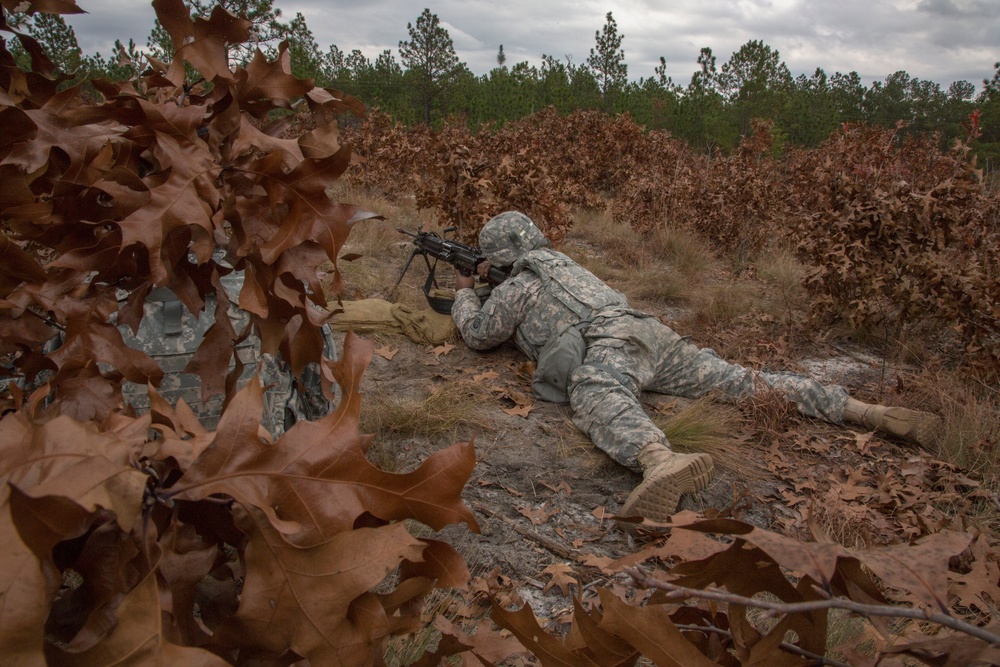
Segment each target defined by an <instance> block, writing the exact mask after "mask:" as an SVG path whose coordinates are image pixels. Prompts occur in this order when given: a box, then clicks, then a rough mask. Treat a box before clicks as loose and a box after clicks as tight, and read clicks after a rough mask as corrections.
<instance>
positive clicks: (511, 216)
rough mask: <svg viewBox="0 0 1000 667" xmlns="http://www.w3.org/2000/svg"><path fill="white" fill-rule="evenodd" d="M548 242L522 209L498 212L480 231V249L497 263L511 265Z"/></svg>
mask: <svg viewBox="0 0 1000 667" xmlns="http://www.w3.org/2000/svg"><path fill="white" fill-rule="evenodd" d="M548 245H549V240H548V239H547V238H545V235H544V234H542V231H541V230H540V229H538V227H537V226H535V223H534V222H533V221H532V220H531V218H529V217H528V216H526V215H525V214H524V213H521V212H519V211H506V212H504V213H501V214H500V215H497V216H494V217H493V218H491V219H490V221H489V222H487V223H486V224H485V225H483V228H482V230H480V232H479V249H480V250H482V251H483V254H484V255H486V258H487V259H489V260H490V264H492V265H493V266H499V267H506V266H511V265H513V264H514V262H516V261H517V260H518V259H519V258H520V257H522V256H523V255H524V253H526V252H528V251H529V250H535V249H537V248H544V247H547V246H548Z"/></svg>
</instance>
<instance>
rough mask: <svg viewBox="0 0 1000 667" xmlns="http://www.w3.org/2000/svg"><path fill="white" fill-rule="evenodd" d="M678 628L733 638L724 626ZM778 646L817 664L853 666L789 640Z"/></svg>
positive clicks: (842, 666)
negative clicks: (808, 649)
mask: <svg viewBox="0 0 1000 667" xmlns="http://www.w3.org/2000/svg"><path fill="white" fill-rule="evenodd" d="M674 627H676V628H677V629H678V630H690V631H694V632H711V633H714V634H717V635H722V636H723V637H729V639H731V640H732V639H733V633H731V632H730V631H729V630H723V629H722V628H717V627H715V626H714V625H685V624H675V626H674ZM778 648H780V649H781V650H783V651H788V652H789V653H794V654H795V655H800V656H802V657H803V658H809V659H810V660H815V661H816V664H817V665H831V667H851V666H850V665H848V664H847V663H846V662H840V661H839V660H833V659H832V658H827V657H826V656H823V655H820V654H819V653H813V652H812V651H807V650H806V649H804V648H802V647H801V646H796V645H795V644H789V643H788V642H781V643H780V644H778Z"/></svg>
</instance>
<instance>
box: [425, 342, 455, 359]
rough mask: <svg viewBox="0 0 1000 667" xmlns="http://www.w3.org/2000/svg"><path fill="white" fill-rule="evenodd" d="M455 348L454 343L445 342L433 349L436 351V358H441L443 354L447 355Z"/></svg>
mask: <svg viewBox="0 0 1000 667" xmlns="http://www.w3.org/2000/svg"><path fill="white" fill-rule="evenodd" d="M454 349H455V345H454V344H453V343H443V344H441V345H438V346H437V347H435V348H434V349H433V350H431V351H432V352H433V353H434V356H435V357H436V358H438V359H440V358H441V357H442V356H447V355H448V353H449V352H451V351H452V350H454Z"/></svg>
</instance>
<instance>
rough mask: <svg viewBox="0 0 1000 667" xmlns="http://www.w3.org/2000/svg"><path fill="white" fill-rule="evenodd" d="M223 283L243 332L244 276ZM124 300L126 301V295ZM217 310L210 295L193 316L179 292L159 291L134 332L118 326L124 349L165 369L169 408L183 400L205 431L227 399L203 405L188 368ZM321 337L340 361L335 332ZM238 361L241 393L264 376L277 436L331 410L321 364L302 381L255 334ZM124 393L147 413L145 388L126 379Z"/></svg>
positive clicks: (268, 422)
mask: <svg viewBox="0 0 1000 667" xmlns="http://www.w3.org/2000/svg"><path fill="white" fill-rule="evenodd" d="M221 281H222V286H223V288H224V289H225V290H226V294H227V296H228V297H229V318H230V320H231V321H232V324H233V329H234V330H235V331H236V332H237V333H240V332H242V331H244V329H246V326H247V324H248V323H249V321H250V314H249V313H248V312H247V311H245V310H243V309H241V308H239V307H238V306H237V305H236V304H237V303H238V302H239V293H240V290H241V289H242V288H243V272H242V271H233V272H231V273H229V274H227V275H225V276H223V277H222V279H221ZM120 296H123V297H127V294H123V295H120ZM215 306H216V297H215V294H209V295H207V297H206V299H205V309H204V310H203V311H202V313H201V314H200V315H199V316H198V317H195V316H194V315H193V314H192V313H190V312H188V310H187V308H185V306H184V304H183V303H182V302H181V301H180V299H179V298H178V297H177V295H176V294H174V293H173V292H172V291H171V290H169V289H167V288H165V287H158V288H155V289H154V290H152V291H151V292H150V293H149V295H148V296H147V297H146V301H145V303H144V305H143V317H142V321H141V322H140V323H139V327H138V330H137V331H136V332H135V333H133V332H132V330H131V329H130V328H129V327H128V326H126V325H119V327H118V329H119V331H120V332H121V335H122V338H123V339H124V341H125V344H126V345H128V346H129V347H131V348H133V349H136V350H140V351H142V352H145V353H146V354H148V355H149V356H151V357H152V358H153V360H154V361H155V362H156V363H157V364H158V365H159V366H160V368H161V369H163V380H162V382H161V383H160V386H159V387H158V388H157V393H158V394H159V395H160V396H162V397H163V398H164V399H165V400H166V401H167V402H169V403H170V404H171V405H177V402H178V400H179V399H181V398H183V399H184V402H185V403H187V405H188V406H189V407H190V408H191V409H192V410H193V411H194V413H195V415H196V416H197V417H198V420H199V421H200V422H201V424H202V425H203V426H204V427H205V428H207V429H214V428H215V427H216V426H217V425H218V423H219V417H220V416H221V414H222V409H223V401H224V400H225V395H224V394H217V395H215V396H212V397H210V398H209V399H208V400H207V401H203V400H202V393H201V378H200V377H199V376H198V375H196V374H192V373H185V372H184V368H185V367H186V366H187V365H188V362H190V361H191V358H192V357H193V356H194V353H195V351H196V350H197V349H198V346H200V345H201V343H202V341H203V340H204V338H205V334H206V332H207V331H208V329H209V327H211V326H212V324H214V322H215ZM322 333H323V341H324V344H323V353H324V355H325V356H326V357H327V358H330V359H336V358H337V357H336V345H335V341H334V339H333V331H332V330H331V329H330V326H329V325H325V326H324V327H323V329H322ZM236 357H238V358H239V361H240V363H241V364H242V371H241V373H240V375H239V378H238V379H237V381H236V385H237V389H239V388H242V387H243V386H245V385H246V383H247V382H249V381H250V380H251V379H252V378H253V376H254V374H257V373H259V375H260V382H261V383H262V385H263V386H264V388H265V389H264V413H263V417H262V419H261V424H262V425H263V426H264V427H265V428H266V429H267V430H268V431H269V432H270V433H271V435H272V436H273V437H274V438H278V437H280V436H281V435H282V434H283V433H284V432H285V431H286V430H287V429H288V428H290V427H291V426H292V424H294V423H296V422H298V421H303V420H314V419H318V418H320V417H322V416H324V415H326V414H328V413H329V412H330V410H331V409H332V407H333V406H332V404H331V402H330V401H329V400H327V398H326V397H325V396H324V394H323V390H322V386H321V382H320V369H319V365H318V364H316V363H311V364H309V365H308V366H307V367H306V369H305V371H304V372H303V375H302V380H301V381H299V380H298V379H297V378H296V377H295V376H294V375H293V374H292V372H291V368H290V367H289V365H288V364H287V363H285V362H284V361H283V360H282V359H280V358H278V357H275V356H273V355H270V354H261V352H260V340H259V339H258V338H257V336H254V335H250V336H247V337H245V338H244V339H243V340H241V341H238V342H237V344H236ZM235 367H236V360H235V359H233V360H231V361H230V363H229V370H230V372H232V371H233V369H234V368H235ZM122 395H123V396H124V398H125V402H126V403H127V404H129V405H130V406H132V408H133V409H135V411H136V412H137V413H139V414H142V413H144V412H146V411H148V410H149V394H148V391H147V388H146V385H144V384H136V383H134V382H130V381H128V380H125V381H123V382H122Z"/></svg>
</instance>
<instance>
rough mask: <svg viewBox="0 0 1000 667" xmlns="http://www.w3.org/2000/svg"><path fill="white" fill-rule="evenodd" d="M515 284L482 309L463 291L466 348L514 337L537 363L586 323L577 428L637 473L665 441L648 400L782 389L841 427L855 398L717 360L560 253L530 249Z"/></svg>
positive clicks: (460, 306) (574, 386)
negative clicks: (643, 455)
mask: <svg viewBox="0 0 1000 667" xmlns="http://www.w3.org/2000/svg"><path fill="white" fill-rule="evenodd" d="M511 276H512V277H511V278H510V279H508V280H506V281H505V282H503V283H502V284H500V285H498V286H497V287H495V288H494V289H493V292H492V293H491V295H490V297H489V299H487V301H486V302H485V303H483V304H480V300H479V297H478V296H477V295H476V293H475V292H474V291H473V290H472V289H462V290H458V292H457V293H456V295H455V304H454V306H453V307H452V317H453V318H454V320H455V324H456V325H457V327H458V330H459V332H460V333H461V335H462V338H463V339H464V340H465V342H466V344H468V345H469V347H471V348H473V349H477V350H485V349H489V348H492V347H495V346H496V345H499V344H500V343H503V342H505V341H507V340H509V339H510V338H512V337H513V339H514V343H515V344H516V345H517V347H518V348H519V349H520V350H521V351H522V352H524V353H525V354H526V355H527V356H528V357H529V358H531V359H535V360H537V359H538V355H539V353H540V352H541V350H542V348H543V347H544V346H545V344H546V343H547V342H549V340H550V339H551V338H552V337H553V336H555V335H557V334H558V333H559V332H561V331H563V330H564V329H565V328H566V327H567V326H570V325H573V324H577V323H582V324H581V330H582V333H583V336H584V340H585V341H586V353H585V356H584V359H583V362H582V363H581V364H580V365H579V366H578V367H577V368H576V369H575V370H573V371H572V373H571V374H570V376H569V385H568V393H569V405H570V408H571V409H572V411H573V423H574V424H576V426H577V427H578V428H580V429H581V430H582V431H584V432H585V433H587V435H588V436H589V437H590V438H591V439H592V440H593V441H594V444H595V445H597V446H598V447H599V448H600V449H602V450H604V451H605V452H606V453H607V454H608V455H610V456H611V457H612V458H613V459H615V460H616V461H618V462H619V463H621V464H622V465H624V466H627V467H629V468H633V469H636V468H637V467H638V462H637V456H638V453H639V451H640V450H641V449H642V448H643V447H644V446H645V445H647V444H650V443H653V442H662V443H664V444H667V445H668V446H669V443H668V442H667V439H666V436H664V434H663V432H662V431H661V430H660V429H658V428H657V427H656V425H655V424H654V423H653V421H652V420H651V419H650V418H649V416H648V415H647V414H646V412H645V411H644V410H643V408H642V405H641V404H640V402H639V395H640V393H641V392H642V391H647V390H648V391H654V392H657V393H663V394H670V395H673V396H681V397H685V398H692V399H694V398H700V397H702V396H704V395H706V394H708V393H709V392H712V391H716V392H720V393H722V394H724V395H727V396H729V397H732V398H740V397H743V396H748V395H750V394H752V393H754V392H755V391H760V390H767V389H775V390H778V391H780V392H782V393H784V394H785V395H786V396H787V397H788V398H789V399H790V400H792V401H794V402H795V403H796V405H797V406H798V408H799V410H800V411H801V412H802V413H804V414H806V415H809V416H813V417H819V418H821V419H824V420H826V421H830V422H834V423H840V422H841V420H842V418H843V412H844V405H845V404H846V403H847V399H848V394H847V391H846V390H844V389H843V388H842V387H838V386H824V385H821V384H819V383H818V382H816V381H815V380H812V379H809V378H807V377H803V376H801V375H796V374H792V373H772V372H762V371H754V370H751V369H747V368H744V367H743V366H739V365H737V364H730V363H728V362H726V361H723V360H722V359H720V358H719V357H718V356H717V355H716V354H715V352H713V351H712V350H708V349H701V348H698V347H697V346H695V345H692V344H691V343H689V342H687V341H686V340H685V339H683V338H681V337H680V336H679V335H677V333H675V332H674V331H673V330H672V329H670V328H669V327H667V326H665V325H664V324H662V323H661V322H660V321H659V320H658V319H656V318H655V317H652V316H649V315H646V314H644V313H640V312H637V311H634V310H632V309H631V308H629V305H628V302H627V300H626V299H625V297H624V296H623V295H622V294H620V293H618V292H616V291H614V290H612V289H611V288H610V287H608V286H607V285H606V284H604V283H603V282H602V281H601V280H600V279H598V278H597V277H596V276H594V275H593V274H591V273H590V272H589V271H587V270H586V269H584V268H583V267H581V266H580V265H579V264H577V263H576V262H574V261H573V260H571V259H570V258H568V257H566V255H563V254H562V253H559V252H556V251H554V250H549V249H539V250H532V251H530V252H528V253H527V255H526V256H525V257H524V258H522V259H520V260H518V262H517V263H515V265H514V267H513V270H512V273H511Z"/></svg>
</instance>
